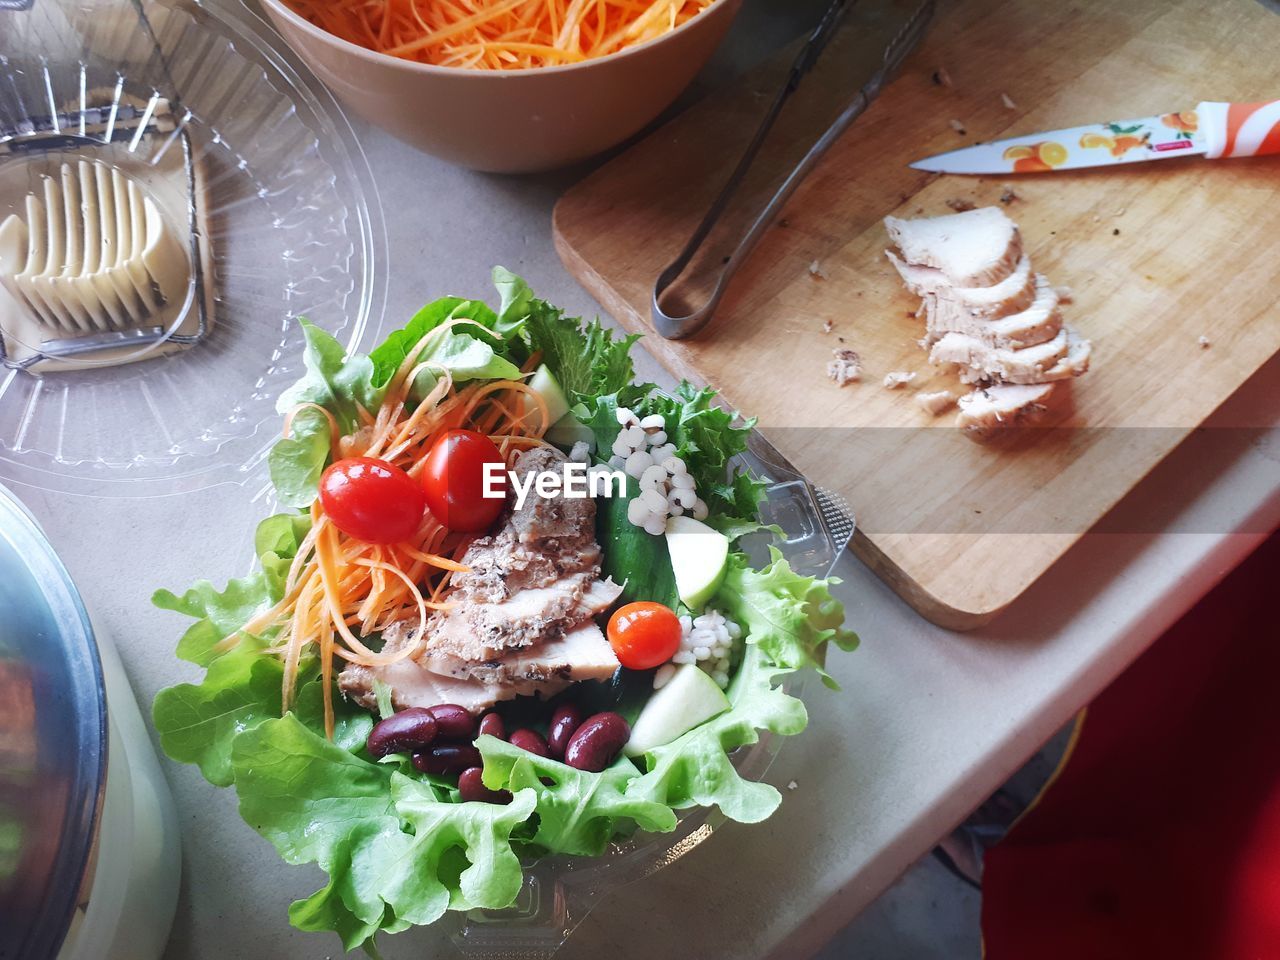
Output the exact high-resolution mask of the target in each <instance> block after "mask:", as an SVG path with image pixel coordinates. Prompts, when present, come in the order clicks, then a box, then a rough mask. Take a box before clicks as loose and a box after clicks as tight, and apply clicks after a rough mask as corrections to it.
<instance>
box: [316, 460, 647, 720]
mask: <svg viewBox="0 0 1280 960" xmlns="http://www.w3.org/2000/svg"><path fill="white" fill-rule="evenodd" d="M564 461H565V457H564V455H563V454H561V453H560V452H559V451H556V450H553V449H550V448H546V447H538V448H535V449H532V450H528V451H526V452H525V453H523V454H521V455H520V457H519V458H518V459H517V460H516V462H515V466H514V470H515V472H516V473H517V474H519V475H520V477H521V483H522V484H523V482H524V478H525V477H527V476H528V475H529V474H530V473H540V472H542V471H544V470H553V471H555V472H556V473H560V470H561V467H562V465H563V463H564ZM595 519H596V506H595V501H593V500H591V499H590V498H583V499H567V498H563V497H555V498H550V499H547V498H540V497H538V496H537V495H536V494H535V493H534V492H533V488H530V491H529V496H528V498H527V499H526V500H525V502H524V504H523V505H522V506H521V507H520V509H518V510H511V511H510V512H508V513H507V514H506V515H505V517H504V518H503V519H502V520H501V521H500V522H499V525H498V528H497V529H496V531H495V532H493V533H491V534H490V535H489V536H485V537H481V538H479V539H478V540H476V541H475V542H474V543H472V544H471V546H470V547H469V548H468V549H467V552H466V553H465V554H464V555H463V557H462V561H461V562H462V563H463V564H464V565H466V566H467V567H468V570H467V572H465V573H456V574H454V575H453V579H452V583H451V589H450V591H449V593H448V595H447V596H446V598H445V599H446V602H447V603H448V604H449V606H448V608H447V609H445V610H440V611H438V612H436V613H434V614H433V615H432V616H431V617H430V619H428V621H427V624H426V637H425V639H424V640H423V641H422V642H421V643H419V639H420V638H419V636H418V623H417V621H402V622H401V623H397V624H393V625H392V626H391V627H390V628H388V629H387V630H386V631H385V632H384V634H383V639H384V640H385V641H386V643H385V646H384V650H387V651H394V650H396V649H403V648H404V647H405V646H412V647H417V648H419V649H417V652H416V653H415V654H414V655H413V656H412V657H407V658H405V659H403V660H399V661H397V662H395V663H392V664H389V665H387V666H381V667H364V666H359V665H357V664H351V665H349V666H347V667H346V668H345V669H344V670H343V671H342V674H341V676H340V677H339V681H338V683H339V686H340V687H341V689H342V691H343V692H344V693H345V694H346V695H347V696H348V697H350V698H352V699H354V700H356V701H357V702H358V703H360V704H361V705H362V706H365V707H368V708H370V709H373V708H374V707H375V706H376V697H375V694H374V690H373V681H374V680H375V679H377V680H380V681H382V682H383V683H385V684H386V685H387V686H389V687H390V688H391V691H392V694H391V699H392V702H393V704H394V705H395V706H396V708H397V709H404V708H406V707H432V706H435V705H436V704H440V703H456V704H460V705H461V706H464V707H466V708H467V709H468V710H471V711H473V712H479V711H481V710H484V709H485V708H487V707H491V706H493V704H494V703H496V702H498V701H499V700H509V699H512V698H513V697H517V696H522V695H529V694H541V695H542V696H544V697H549V696H551V695H553V694H555V693H558V692H559V691H561V690H563V689H564V688H565V687H567V686H568V685H569V684H570V683H572V682H574V681H576V680H608V679H609V678H610V677H612V676H613V674H614V672H615V671H616V670H617V669H618V659H617V657H615V656H614V654H613V648H612V647H611V646H610V645H609V642H608V640H606V639H605V636H604V634H603V633H602V632H601V631H600V628H599V627H598V626H597V625H596V623H595V617H597V616H599V615H600V614H603V613H604V612H605V611H607V610H608V609H609V607H611V606H612V605H613V603H614V601H616V600H617V599H618V595H619V594H620V593H621V592H622V588H621V587H619V586H618V585H617V584H616V583H614V582H613V581H612V580H608V579H604V580H602V579H601V578H600V559H601V554H600V545H599V544H598V543H597V542H596V539H595Z"/></svg>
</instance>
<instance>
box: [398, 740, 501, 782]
mask: <svg viewBox="0 0 1280 960" xmlns="http://www.w3.org/2000/svg"><path fill="white" fill-rule="evenodd" d="M483 762H484V761H483V760H481V759H480V751H479V750H477V749H476V748H475V747H473V746H472V745H471V744H469V743H437V744H436V745H435V746H433V747H432V748H431V749H430V750H426V751H424V752H421V753H415V754H414V755H413V765H414V766H415V767H417V768H418V769H419V770H421V771H422V772H423V773H434V774H435V775H436V776H443V775H444V774H446V773H461V772H462V771H463V770H465V769H467V767H478V766H480V765H481V764H482V763H483Z"/></svg>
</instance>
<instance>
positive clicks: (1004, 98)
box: [1000, 93, 1018, 110]
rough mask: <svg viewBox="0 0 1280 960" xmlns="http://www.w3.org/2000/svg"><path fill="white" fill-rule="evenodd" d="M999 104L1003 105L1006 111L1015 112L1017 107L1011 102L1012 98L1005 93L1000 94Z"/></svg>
mask: <svg viewBox="0 0 1280 960" xmlns="http://www.w3.org/2000/svg"><path fill="white" fill-rule="evenodd" d="M1000 102H1001V103H1003V104H1004V108H1005V109H1006V110H1017V109H1018V105H1017V104H1016V103H1014V102H1013V98H1012V97H1011V96H1009V95H1008V94H1007V93H1002V94H1000Z"/></svg>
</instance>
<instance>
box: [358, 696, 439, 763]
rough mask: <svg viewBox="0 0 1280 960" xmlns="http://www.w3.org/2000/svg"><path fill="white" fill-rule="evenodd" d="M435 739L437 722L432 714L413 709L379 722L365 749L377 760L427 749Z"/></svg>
mask: <svg viewBox="0 0 1280 960" xmlns="http://www.w3.org/2000/svg"><path fill="white" fill-rule="evenodd" d="M435 739H436V720H435V717H433V716H432V715H431V711H429V710H424V709H423V708H422V707H410V708H409V709H408V710H401V711H400V712H399V713H393V714H392V715H391V716H389V717H387V718H386V719H383V720H379V721H378V722H377V723H375V724H374V725H373V729H372V730H370V731H369V739H368V740H367V741H365V747H366V749H368V751H369V753H370V754H371V755H372V756H374V757H378V758H382V757H385V756H386V755H387V754H389V753H413V752H414V751H419V750H425V749H426V748H427V747H429V746H431V744H432V743H433V742H434V741H435Z"/></svg>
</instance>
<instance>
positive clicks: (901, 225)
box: [884, 207, 1022, 287]
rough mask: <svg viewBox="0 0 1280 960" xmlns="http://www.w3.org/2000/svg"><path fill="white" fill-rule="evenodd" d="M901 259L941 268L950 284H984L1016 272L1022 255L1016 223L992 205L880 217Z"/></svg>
mask: <svg viewBox="0 0 1280 960" xmlns="http://www.w3.org/2000/svg"><path fill="white" fill-rule="evenodd" d="M884 223H885V227H886V228H887V229H888V231H889V238H890V239H891V240H892V241H893V242H894V244H895V245H896V246H897V248H898V251H899V253H900V254H901V257H902V259H903V260H905V261H906V262H907V263H910V264H916V265H918V266H925V267H933V268H935V269H937V270H940V271H941V272H942V274H943V275H944V276H945V278H946V280H947V282H948V283H949V284H950V285H951V286H955V287H989V286H993V285H995V284H997V283H1000V282H1001V281H1002V280H1004V279H1005V278H1006V277H1008V276H1009V275H1010V274H1011V273H1013V272H1015V270H1016V269H1017V267H1018V263H1019V261H1020V260H1021V258H1022V236H1021V235H1020V234H1019V233H1018V226H1017V224H1015V223H1014V222H1013V221H1012V220H1010V219H1009V218H1008V217H1006V216H1005V215H1004V211H1002V210H1000V209H998V208H996V207H979V208H978V209H976V210H966V211H965V212H964V213H953V214H950V215H948V216H945V217H927V218H923V219H919V220H901V219H899V218H898V217H885V220H884Z"/></svg>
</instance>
